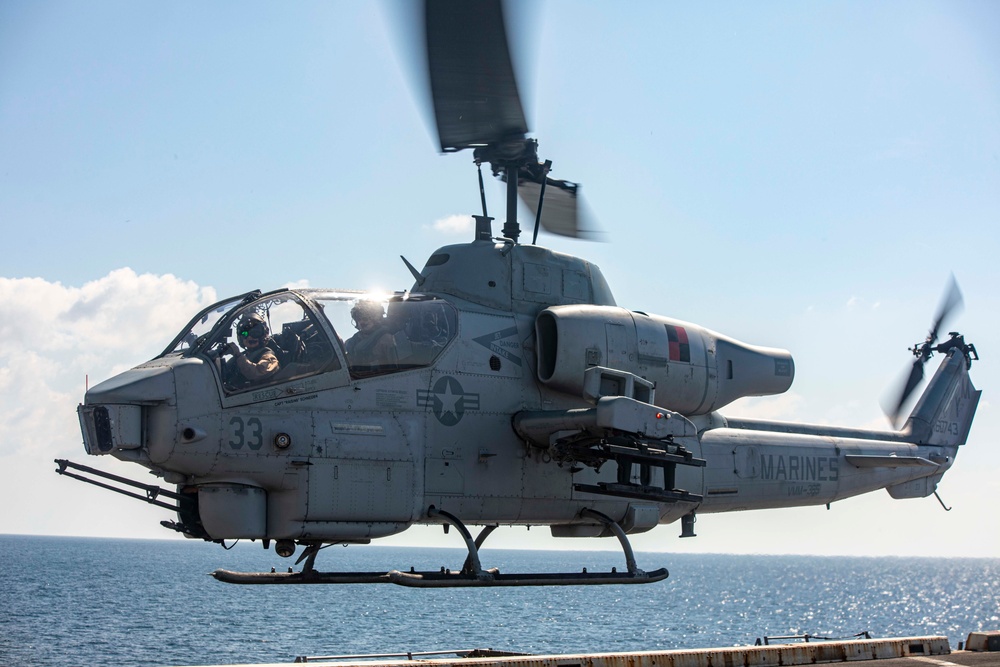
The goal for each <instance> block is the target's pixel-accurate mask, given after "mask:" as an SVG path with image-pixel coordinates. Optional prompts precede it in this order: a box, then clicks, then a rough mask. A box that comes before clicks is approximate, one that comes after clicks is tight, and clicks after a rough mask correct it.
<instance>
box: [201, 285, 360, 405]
mask: <svg viewBox="0 0 1000 667" xmlns="http://www.w3.org/2000/svg"><path fill="white" fill-rule="evenodd" d="M207 355H208V357H209V358H210V359H212V360H213V362H214V363H215V364H216V368H217V369H218V371H219V374H220V376H221V377H222V386H223V388H224V389H225V391H226V393H227V394H236V393H240V392H243V391H248V390H250V389H258V388H260V387H264V386H268V385H272V384H278V383H281V382H287V381H289V380H296V379H298V378H302V377H306V376H308V375H314V374H316V373H320V372H323V371H326V370H333V369H336V368H339V367H340V362H339V361H338V359H337V355H336V354H335V353H334V348H333V345H332V344H331V342H330V339H329V338H328V337H327V335H326V334H325V333H324V332H323V330H322V328H321V327H320V326H319V325H318V324H317V322H315V321H314V319H313V316H312V315H311V314H310V312H309V310H308V309H306V308H305V307H304V306H303V305H302V303H300V302H299V300H298V299H297V298H296V297H295V296H294V295H293V294H291V293H288V292H285V293H281V294H275V295H272V296H270V297H267V296H265V297H264V298H262V299H260V300H257V301H255V302H253V303H251V304H249V305H247V306H244V307H243V308H241V309H240V310H239V311H238V312H237V313H236V314H235V316H233V317H232V319H231V321H230V322H229V326H226V327H224V328H222V329H221V330H219V331H217V332H216V334H215V338H214V339H213V340H212V342H211V344H210V345H209V347H208V349H207Z"/></svg>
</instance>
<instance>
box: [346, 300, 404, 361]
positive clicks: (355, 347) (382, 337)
mask: <svg viewBox="0 0 1000 667" xmlns="http://www.w3.org/2000/svg"><path fill="white" fill-rule="evenodd" d="M351 319H352V320H353V321H354V326H355V327H357V329H358V332H357V333H356V334H354V335H353V336H351V337H350V338H349V339H347V343H346V344H345V345H346V347H347V358H348V360H349V361H350V363H351V366H352V367H355V366H394V365H395V364H396V363H397V361H398V359H397V355H396V343H395V340H394V339H393V336H392V332H390V331H389V328H388V327H387V326H386V325H385V317H384V315H383V313H382V304H380V303H378V302H377V301H358V303H357V304H355V306H354V308H351Z"/></svg>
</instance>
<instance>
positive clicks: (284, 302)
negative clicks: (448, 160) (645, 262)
mask: <svg viewBox="0 0 1000 667" xmlns="http://www.w3.org/2000/svg"><path fill="white" fill-rule="evenodd" d="M423 13H424V31H425V40H426V41H425V44H426V57H427V65H428V68H427V71H428V79H429V84H430V96H431V100H432V103H433V110H434V117H435V124H436V129H437V133H438V138H439V140H440V148H441V151H442V152H444V153H451V152H459V151H464V150H471V151H472V152H473V158H474V159H473V161H474V163H475V164H476V166H477V167H479V187H480V193H481V197H482V203H483V210H482V214H481V215H477V216H474V217H475V219H476V228H475V234H474V238H473V239H472V240H471V241H470V242H468V243H463V244H455V245H449V246H445V247H443V248H440V249H438V250H437V251H435V252H434V253H433V254H431V256H430V257H429V258H428V259H427V261H426V262H425V263H424V265H423V267H422V268H420V269H417V267H416V266H414V265H413V264H411V263H410V262H409V261H408V260H406V259H405V258H403V261H404V263H405V265H406V267H407V269H408V270H409V272H410V273H411V275H412V276H413V279H414V282H413V284H412V286H411V287H410V288H409V289H406V290H403V291H400V292H395V293H391V294H376V293H370V292H351V291H345V290H326V289H282V290H275V291H270V292H260V291H251V292H247V293H245V294H241V295H237V296H235V297H232V298H228V299H224V300H222V301H220V302H218V303H216V304H213V305H212V306H209V307H208V308H206V309H204V310H203V311H201V312H200V313H198V314H196V315H195V316H194V317H193V318H192V319H191V321H190V322H189V323H188V324H187V325H186V326H185V327H184V328H183V329H182V330H181V331H180V332H179V333H178V334H177V335H176V336H175V337H174V339H173V340H172V341H171V342H170V343H169V344H168V345H167V346H166V348H165V349H164V350H163V352H162V353H161V354H160V355H158V356H157V357H155V358H154V359H152V360H150V361H148V362H145V363H143V364H139V365H138V366H136V367H135V368H133V369H131V370H129V371H126V372H124V373H121V374H119V375H117V376H115V377H113V378H111V379H109V380H106V381H105V382H102V383H100V384H98V385H95V386H94V387H92V388H90V389H89V390H88V391H87V393H86V396H85V398H84V402H83V404H82V405H80V406H79V408H78V415H79V419H80V423H81V428H82V433H83V441H84V446H85V450H86V452H87V453H88V454H91V455H96V456H113V457H114V458H117V459H119V460H122V461H127V462H133V463H136V464H138V465H139V466H142V467H144V468H147V469H148V470H149V471H150V472H152V473H153V474H155V475H156V476H158V477H159V478H161V479H162V480H163V482H164V484H167V485H172V488H163V487H160V486H157V485H150V484H144V483H142V482H138V481H135V480H131V479H128V478H124V477H120V476H117V475H111V474H109V473H105V472H102V471H100V470H98V469H95V468H91V467H89V466H83V465H80V464H77V463H73V462H70V461H66V460H62V459H60V460H57V464H58V468H57V472H59V473H60V474H64V475H67V476H71V477H75V478H77V479H80V480H82V481H86V482H89V483H92V484H97V485H99V486H102V487H105V488H108V489H110V490H114V491H117V492H119V493H124V494H126V495H129V496H132V497H135V498H138V499H140V500H143V501H146V502H150V503H152V504H154V505H157V506H159V507H161V508H163V509H166V510H169V511H171V512H173V513H176V520H171V521H164V522H162V523H163V525H164V526H165V527H166V528H168V529H170V530H173V531H176V532H178V533H181V534H183V535H185V536H187V537H190V538H193V539H201V540H205V541H210V542H215V543H223V544H224V543H225V541H227V540H238V539H250V540H260V541H261V543H262V545H263V546H264V548H265V549H270V548H271V547H272V546H273V548H274V551H275V553H277V554H278V555H279V556H282V557H288V558H291V557H294V556H296V554H298V560H297V564H301V565H302V568H301V570H300V571H297V572H296V571H289V572H270V573H242V572H231V571H228V570H217V571H216V572H215V573H214V574H215V577H216V578H217V579H219V580H220V581H224V582H228V583H237V584H305V583H328V584H333V583H395V584H399V585H404V586H413V587H456V586H527V585H532V586H533V585H586V584H625V583H627V584H633V583H634V584H638V583H652V582H656V581H661V580H663V579H664V578H666V577H667V576H668V573H667V570H666V569H664V568H660V569H656V570H651V571H645V570H642V569H640V568H639V567H638V564H637V563H636V560H635V556H634V554H633V552H632V549H631V546H630V543H629V539H628V536H629V535H632V534H637V533H642V532H645V531H649V530H652V529H653V528H655V527H657V526H659V525H660V524H670V523H677V522H679V523H680V530H681V536H682V537H691V536H694V525H695V521H696V519H697V516H698V515H699V514H704V513H713V512H731V511H743V510H751V509H766V508H781V507H793V506H803V505H823V504H829V503H832V502H835V501H837V500H841V499H844V498H848V497H851V496H855V495H858V494H861V493H867V492H871V491H875V490H879V489H887V490H888V492H889V494H890V495H891V496H892V497H893V498H922V497H928V496H930V495H934V494H935V493H936V485H937V483H938V482H939V481H940V479H941V477H942V476H943V474H944V473H945V472H946V471H947V470H948V469H949V468H950V467H951V466H952V464H953V463H954V459H955V456H956V454H957V452H958V449H959V447H960V446H961V445H963V444H964V443H965V442H966V441H967V439H968V433H969V430H970V427H971V423H972V420H973V418H974V416H975V412H976V407H977V405H978V401H979V397H980V391H979V390H977V389H976V388H975V387H974V386H973V384H972V381H971V379H970V377H969V370H970V368H971V366H972V363H973V361H975V360H978V358H979V357H978V353H977V351H976V349H975V346H974V345H972V344H971V343H966V342H965V339H964V337H963V336H962V335H961V334H959V333H957V332H955V333H951V334H950V335H949V338H948V339H947V340H945V341H944V342H939V335H940V333H941V332H942V331H943V329H942V327H943V323H944V320H945V319H946V318H947V317H948V316H949V315H950V314H951V313H952V312H953V311H954V310H955V308H956V307H957V305H958V303H959V301H960V296H959V294H958V291H957V287H955V286H953V287H952V288H951V289H950V290H949V292H948V294H947V295H946V298H945V300H944V302H943V303H942V306H941V308H940V310H939V312H938V313H937V315H936V316H935V318H934V323H933V325H932V327H931V329H930V332H929V333H928V335H927V337H926V338H925V340H924V341H922V342H921V343H918V344H916V345H914V346H913V348H912V351H913V354H914V360H913V364H912V367H911V369H910V373H909V376H908V378H907V381H906V383H905V385H904V387H903V388H902V390H901V392H900V395H899V398H898V400H896V401H894V402H893V404H892V405H890V406H889V409H888V412H889V413H890V416H891V417H893V418H894V419H898V418H899V417H900V414H901V410H902V406H903V404H904V403H906V402H907V400H908V399H909V398H910V396H911V395H912V394H913V392H914V391H915V390H916V388H917V386H919V384H920V381H921V380H922V379H923V374H924V368H925V365H926V362H927V361H929V360H930V359H931V358H932V357H933V355H934V354H941V355H942V357H943V359H942V362H941V364H940V366H939V368H938V370H937V372H936V373H935V374H934V376H933V378H932V379H931V381H930V382H929V384H928V386H927V388H926V389H925V391H924V392H923V394H922V396H921V397H920V398H919V400H918V401H917V403H916V406H915V407H914V409H913V410H912V412H910V414H909V415H908V416H907V417H906V419H905V420H904V421H903V424H902V426H901V428H899V429H898V430H894V431H876V430H867V429H854V428H841V427H831V426H818V425H809V424H789V423H783V422H774V421H766V420H753V419H733V418H727V417H725V416H724V415H723V414H722V413H720V412H719V411H720V410H721V409H722V408H724V407H725V406H727V405H729V404H730V403H732V402H733V401H735V400H737V399H739V398H743V397H747V396H768V395H776V394H781V393H782V392H785V391H787V390H788V389H789V388H790V387H791V385H792V381H793V379H794V374H795V364H794V361H793V358H792V356H791V354H790V353H789V352H788V351H786V350H781V349H775V348H769V347H761V346H757V345H750V344H747V343H743V342H741V341H738V340H736V339H734V338H731V337H728V336H725V335H723V334H720V333H716V332H714V331H711V330H709V329H706V328H704V327H701V326H699V325H696V324H693V323H690V322H685V321H681V320H676V319H673V318H670V317H665V316H661V315H655V314H649V313H645V312H640V311H632V310H628V309H625V308H622V307H620V306H619V305H618V304H617V302H616V300H615V298H614V295H613V292H612V290H611V287H610V285H609V284H608V282H607V281H606V280H605V279H604V277H603V275H602V273H601V271H600V269H599V268H598V267H597V266H596V265H594V264H593V263H591V262H588V261H586V260H584V259H580V258H577V257H574V256H571V255H567V254H564V253H560V252H558V251H555V250H549V249H546V248H543V247H541V246H538V245H536V241H537V233H538V230H539V228H544V229H546V230H548V231H552V232H555V233H557V234H558V233H561V234H564V235H568V236H584V235H585V234H586V232H588V231H589V230H588V228H587V227H586V225H585V224H584V219H583V216H582V214H581V211H582V208H583V207H582V201H581V198H580V197H581V195H580V188H579V185H578V184H576V183H572V182H568V181H559V180H555V179H552V178H550V177H549V175H548V174H549V169H550V166H551V164H550V163H549V162H548V161H542V160H540V159H539V157H538V144H537V142H536V141H535V140H534V139H531V138H528V136H527V134H528V124H527V122H526V120H525V116H524V112H523V109H522V108H521V103H520V98H519V95H518V92H517V91H518V88H517V80H516V77H515V76H514V71H513V67H512V65H511V58H510V50H509V48H508V46H507V36H506V27H505V21H504V14H503V5H502V4H501V3H500V2H479V3H462V2H446V1H443V0H429V1H428V2H426V3H425V4H424V5H423ZM484 164H486V165H489V167H490V168H491V170H492V172H493V175H494V176H496V177H499V178H500V179H501V180H503V181H504V182H505V185H506V194H507V197H506V211H505V214H506V219H505V222H504V225H503V228H502V230H501V231H500V235H499V236H496V235H495V232H494V228H493V222H494V221H493V219H492V218H491V217H490V216H489V215H488V210H487V206H486V201H485V194H483V193H484V189H483V187H484V186H483V178H482V171H481V167H482V165H484ZM519 198H520V199H523V200H524V202H525V203H526V204H527V206H528V209H529V210H531V211H532V213H533V214H534V215H535V226H534V234H533V238H532V242H531V243H530V244H529V243H525V242H522V241H521V234H522V230H521V228H520V223H519V222H518V218H517V213H518V208H517V206H518V199H519ZM356 327H357V328H358V329H359V331H360V329H361V328H362V327H366V328H370V330H371V331H373V332H374V334H373V335H374V336H377V338H373V337H368V338H367V339H366V338H365V337H364V336H360V337H359V336H358V335H357V334H354V329H355V328H356ZM352 334H353V335H352ZM251 357H255V358H253V359H252V360H251ZM272 359H273V361H272ZM262 360H263V361H264V362H265V363H264V364H263V365H264V366H267V368H264V369H263V370H258V371H255V372H251V371H249V370H248V368H249V364H250V363H253V364H255V365H258V366H259V365H261V364H260V362H261V361H262ZM241 367H242V368H241ZM112 483H114V484H117V485H118V486H113V485H112ZM129 489H132V490H129ZM419 524H443V525H444V526H445V527H446V528H447V527H453V528H455V529H456V531H457V532H458V533H459V534H460V535H461V537H462V539H463V541H464V543H465V546H466V549H467V551H468V555H467V558H466V560H465V562H464V563H463V564H461V566H460V567H458V568H456V569H455V570H444V571H440V572H414V571H402V570H392V571H389V572H324V571H320V570H318V569H317V568H316V560H317V556H318V554H319V552H320V551H321V549H323V548H324V547H326V546H328V545H332V544H365V543H369V542H370V541H372V540H376V539H378V538H381V537H386V536H389V535H394V534H398V533H400V532H403V531H405V530H406V529H407V528H409V527H410V526H413V525H419ZM500 525H526V526H546V527H548V528H549V530H550V531H551V532H552V534H553V535H554V536H557V537H606V536H614V537H616V538H617V539H618V540H619V541H620V544H621V546H622V550H623V553H624V556H625V565H626V567H625V569H624V570H623V571H621V572H619V571H612V572H587V571H581V572H564V573H541V574H539V573H512V572H501V571H498V570H497V569H495V568H487V567H484V564H483V563H482V560H481V558H480V553H479V551H480V548H481V547H482V545H483V543H484V541H485V540H486V538H487V537H488V536H489V535H490V533H491V532H492V531H493V530H494V529H495V528H496V527H497V526H500ZM470 526H482V527H483V528H482V531H481V532H480V533H479V534H478V535H477V536H475V537H473V534H472V532H471V531H470V529H469V527H470ZM290 570H291V568H290Z"/></svg>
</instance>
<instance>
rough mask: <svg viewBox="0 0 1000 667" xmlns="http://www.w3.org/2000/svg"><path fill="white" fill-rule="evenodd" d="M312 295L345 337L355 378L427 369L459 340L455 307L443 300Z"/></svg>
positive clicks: (343, 339) (407, 297)
mask: <svg viewBox="0 0 1000 667" xmlns="http://www.w3.org/2000/svg"><path fill="white" fill-rule="evenodd" d="M312 296H313V298H314V299H315V300H316V303H317V304H319V305H320V310H321V311H322V313H323V314H324V315H325V316H326V317H327V319H329V320H330V324H331V325H332V326H333V328H334V330H336V331H337V332H338V334H339V335H340V336H341V337H342V342H343V344H344V350H345V352H346V354H347V365H348V368H349V369H350V371H351V376H353V377H355V378H361V377H370V376H373V375H381V374H384V373H395V372H398V371H404V370H410V369H413V368H422V367H424V366H428V365H430V364H431V363H432V362H433V361H434V360H435V359H436V358H437V357H438V355H439V354H441V352H442V351H443V350H444V348H445V347H446V346H447V345H448V343H449V342H451V340H452V339H453V338H454V337H455V333H456V326H457V317H456V315H455V308H454V306H452V305H451V304H449V303H448V302H446V301H443V300H441V299H435V298H431V297H422V296H418V295H409V294H408V295H405V296H401V295H395V296H392V297H386V296H384V295H377V294H359V293H353V294H351V293H319V294H313V295H312Z"/></svg>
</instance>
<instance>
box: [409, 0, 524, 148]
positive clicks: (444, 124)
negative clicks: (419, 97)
mask: <svg viewBox="0 0 1000 667" xmlns="http://www.w3.org/2000/svg"><path fill="white" fill-rule="evenodd" d="M425 2H426V4H425V12H424V20H425V26H424V27H425V33H426V37H427V43H426V44H427V67H428V74H429V78H430V88H431V99H432V103H433V106H434V118H435V122H436V124H437V131H438V139H439V141H440V143H441V150H442V151H444V152H450V151H457V150H461V149H463V148H470V147H472V146H477V145H485V144H490V143H496V142H500V141H502V140H505V139H510V138H519V137H523V136H524V135H525V134H526V133H527V131H528V125H527V121H525V118H524V109H523V108H522V106H521V97H520V95H519V94H518V89H517V79H516V77H515V75H514V68H513V65H512V64H511V57H510V48H509V46H508V43H507V32H506V28H505V24H504V15H503V7H502V3H501V2H500V0H425Z"/></svg>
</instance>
